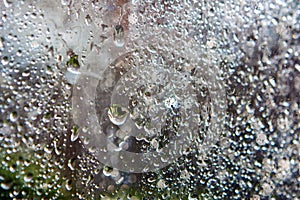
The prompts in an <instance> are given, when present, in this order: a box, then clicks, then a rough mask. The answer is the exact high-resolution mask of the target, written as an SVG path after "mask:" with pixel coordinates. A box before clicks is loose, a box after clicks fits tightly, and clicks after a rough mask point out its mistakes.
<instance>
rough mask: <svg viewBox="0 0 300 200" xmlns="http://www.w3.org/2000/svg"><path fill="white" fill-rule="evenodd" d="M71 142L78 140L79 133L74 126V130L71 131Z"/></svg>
mask: <svg viewBox="0 0 300 200" xmlns="http://www.w3.org/2000/svg"><path fill="white" fill-rule="evenodd" d="M71 132H72V133H71V141H72V142H74V141H76V140H77V139H78V136H79V131H78V129H77V127H75V126H74V128H73V129H72V131H71Z"/></svg>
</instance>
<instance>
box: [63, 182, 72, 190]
mask: <svg viewBox="0 0 300 200" xmlns="http://www.w3.org/2000/svg"><path fill="white" fill-rule="evenodd" d="M65 186H66V189H67V190H68V191H70V190H72V181H71V180H67V181H66V184H65Z"/></svg>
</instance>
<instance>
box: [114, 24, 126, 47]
mask: <svg viewBox="0 0 300 200" xmlns="http://www.w3.org/2000/svg"><path fill="white" fill-rule="evenodd" d="M114 43H115V45H116V46H117V47H122V46H124V43H125V38H124V28H123V27H122V26H121V25H117V26H116V27H115V30H114Z"/></svg>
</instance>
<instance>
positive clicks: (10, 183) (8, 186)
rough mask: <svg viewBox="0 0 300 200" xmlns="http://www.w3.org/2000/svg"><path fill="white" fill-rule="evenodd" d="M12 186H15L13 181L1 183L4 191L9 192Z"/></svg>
mask: <svg viewBox="0 0 300 200" xmlns="http://www.w3.org/2000/svg"><path fill="white" fill-rule="evenodd" d="M12 185H13V182H12V181H11V180H9V181H6V182H4V183H1V188H2V189H3V190H9V189H10V188H11V186H12Z"/></svg>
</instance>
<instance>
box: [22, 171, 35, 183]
mask: <svg viewBox="0 0 300 200" xmlns="http://www.w3.org/2000/svg"><path fill="white" fill-rule="evenodd" d="M32 178H33V174H32V173H30V172H29V173H28V174H26V176H25V177H24V181H25V182H30V181H31V180H32Z"/></svg>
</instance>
